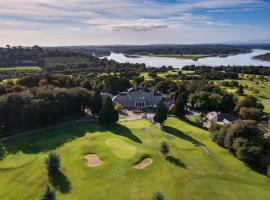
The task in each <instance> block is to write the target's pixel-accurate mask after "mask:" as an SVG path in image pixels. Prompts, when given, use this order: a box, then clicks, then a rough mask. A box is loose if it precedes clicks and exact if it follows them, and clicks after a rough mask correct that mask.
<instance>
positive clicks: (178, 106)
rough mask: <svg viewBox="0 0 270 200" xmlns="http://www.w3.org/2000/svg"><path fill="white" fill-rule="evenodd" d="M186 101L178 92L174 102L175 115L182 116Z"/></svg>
mask: <svg viewBox="0 0 270 200" xmlns="http://www.w3.org/2000/svg"><path fill="white" fill-rule="evenodd" d="M185 108H186V102H185V99H184V96H183V95H182V94H179V95H178V96H177V98H176V102H175V115H176V116H177V117H183V116H185V113H186V110H185Z"/></svg>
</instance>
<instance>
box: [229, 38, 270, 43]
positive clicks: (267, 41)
mask: <svg viewBox="0 0 270 200" xmlns="http://www.w3.org/2000/svg"><path fill="white" fill-rule="evenodd" d="M226 44H270V39H263V40H246V41H230V42H226Z"/></svg>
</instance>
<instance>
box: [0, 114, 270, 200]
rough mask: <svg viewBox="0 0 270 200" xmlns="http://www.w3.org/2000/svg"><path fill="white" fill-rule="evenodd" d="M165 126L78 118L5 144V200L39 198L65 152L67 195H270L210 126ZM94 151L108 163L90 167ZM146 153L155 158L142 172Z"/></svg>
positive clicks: (1, 160)
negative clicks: (51, 154)
mask: <svg viewBox="0 0 270 200" xmlns="http://www.w3.org/2000/svg"><path fill="white" fill-rule="evenodd" d="M165 126H166V129H165V130H166V132H167V133H164V132H161V131H160V130H159V129H158V128H157V127H156V126H153V124H152V123H150V122H149V121H146V120H138V121H132V122H121V123H118V124H116V125H111V126H106V127H105V126H102V125H100V124H98V123H97V122H83V123H71V124H69V125H66V126H63V127H59V128H55V129H52V130H50V131H45V132H39V133H37V134H35V135H32V136H28V137H27V138H26V137H25V138H17V139H13V140H10V141H7V142H3V143H0V188H3V189H1V190H0V199H7V197H8V198H9V199H12V200H17V199H18V200H21V199H27V200H28V199H38V198H39V196H40V194H41V192H42V190H43V188H44V186H45V185H46V184H47V183H48V182H49V179H48V176H47V172H46V169H45V165H44V159H45V157H46V155H47V152H48V151H56V152H58V153H59V155H60V157H61V172H62V173H59V174H58V175H57V176H55V177H54V178H53V179H51V180H50V181H51V183H52V184H53V185H54V186H55V188H56V189H57V194H56V195H57V199H59V200H61V199H63V200H64V199H65V200H71V199H72V200H73V199H79V200H84V199H85V200H88V199H97V200H98V199H108V198H109V199H134V200H137V199H151V197H152V194H153V192H155V191H162V192H163V193H164V195H165V197H166V199H168V200H177V199H183V200H185V199H187V200H190V199H217V200H219V199H230V200H233V199H235V200H239V199H243V200H246V199H254V200H256V199H258V200H264V199H265V200H267V199H270V193H269V187H270V180H269V179H268V178H267V177H265V176H263V175H260V174H258V173H256V172H254V171H252V170H251V169H249V168H248V167H247V166H246V165H245V164H244V163H242V162H241V161H239V160H237V159H236V158H234V157H233V156H231V155H230V154H229V153H228V152H227V151H226V150H225V149H222V148H221V147H219V146H217V145H216V144H215V143H214V142H212V141H211V140H210V137H209V133H208V132H207V131H205V130H203V129H200V128H197V127H194V126H191V125H189V124H187V123H185V122H183V121H181V120H178V119H176V118H172V117H170V118H168V120H167V121H166V123H165ZM162 141H167V142H168V144H169V145H170V148H171V152H170V154H169V155H170V159H169V160H170V162H169V161H167V160H166V159H165V158H164V157H163V156H161V155H160V153H159V151H158V149H159V144H160V143H161V142H162ZM87 154H96V155H97V156H99V158H100V159H101V161H102V164H101V165H99V166H97V167H89V166H88V165H87V161H86V160H85V159H84V156H85V155H87ZM144 157H150V158H151V159H152V163H151V164H150V165H149V166H147V167H146V168H144V169H136V168H135V167H134V164H135V163H136V162H137V161H139V160H141V159H142V158H144ZM15 191H16V192H15Z"/></svg>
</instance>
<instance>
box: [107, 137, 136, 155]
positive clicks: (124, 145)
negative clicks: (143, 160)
mask: <svg viewBox="0 0 270 200" xmlns="http://www.w3.org/2000/svg"><path fill="white" fill-rule="evenodd" d="M105 144H106V145H107V146H108V147H109V148H110V149H111V151H112V152H113V153H114V154H115V155H116V156H118V157H119V158H123V159H130V158H132V157H133V156H134V155H135V154H136V152H137V148H136V147H135V146H133V145H132V144H130V143H128V142H126V141H125V140H123V139H120V138H109V139H107V140H106V141H105Z"/></svg>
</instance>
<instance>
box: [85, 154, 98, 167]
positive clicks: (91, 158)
mask: <svg viewBox="0 0 270 200" xmlns="http://www.w3.org/2000/svg"><path fill="white" fill-rule="evenodd" d="M84 158H85V159H86V160H87V162H88V166H90V167H96V166H99V165H101V160H100V159H99V157H98V156H97V155H96V154H87V155H86V156H84Z"/></svg>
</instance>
